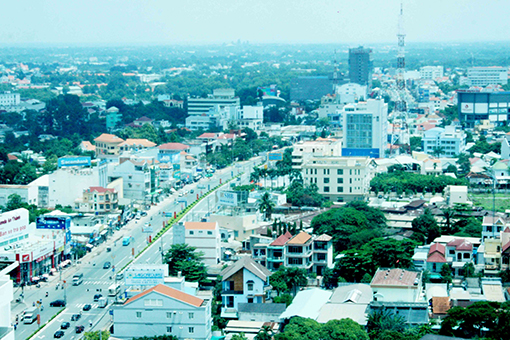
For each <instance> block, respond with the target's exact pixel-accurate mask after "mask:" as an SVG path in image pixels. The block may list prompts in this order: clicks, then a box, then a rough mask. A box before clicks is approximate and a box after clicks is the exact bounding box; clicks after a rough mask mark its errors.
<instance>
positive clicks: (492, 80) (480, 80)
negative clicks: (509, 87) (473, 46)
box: [467, 66, 508, 87]
mask: <svg viewBox="0 0 510 340" xmlns="http://www.w3.org/2000/svg"><path fill="white" fill-rule="evenodd" d="M467 78H468V84H469V85H470V86H482V87H483V86H487V85H506V84H507V83H508V68H506V67H501V66H487V67H470V68H468V70H467Z"/></svg>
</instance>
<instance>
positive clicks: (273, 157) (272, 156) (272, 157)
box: [267, 152, 283, 162]
mask: <svg viewBox="0 0 510 340" xmlns="http://www.w3.org/2000/svg"><path fill="white" fill-rule="evenodd" d="M267 159H268V161H270V162H278V161H283V153H281V152H270V153H268V154H267Z"/></svg>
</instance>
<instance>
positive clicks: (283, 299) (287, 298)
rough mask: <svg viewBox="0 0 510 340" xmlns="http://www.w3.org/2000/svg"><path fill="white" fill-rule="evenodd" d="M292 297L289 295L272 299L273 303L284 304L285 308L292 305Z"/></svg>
mask: <svg viewBox="0 0 510 340" xmlns="http://www.w3.org/2000/svg"><path fill="white" fill-rule="evenodd" d="M292 300H294V297H293V296H292V295H290V294H282V295H280V296H275V297H274V298H273V302H274V303H284V304H285V305H286V306H287V307H288V306H289V305H290V304H291V303H292Z"/></svg>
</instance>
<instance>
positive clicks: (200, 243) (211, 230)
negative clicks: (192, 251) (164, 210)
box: [173, 222, 221, 266]
mask: <svg viewBox="0 0 510 340" xmlns="http://www.w3.org/2000/svg"><path fill="white" fill-rule="evenodd" d="M182 229H184V230H182ZM173 242H174V244H179V243H186V244H188V245H190V246H192V247H195V248H196V250H197V251H199V252H202V253H203V254H204V256H203V258H202V259H203V262H204V264H205V265H207V266H214V265H216V264H218V263H219V261H220V260H221V238H220V231H219V227H218V223H217V222H185V223H178V224H176V225H175V226H174V239H173Z"/></svg>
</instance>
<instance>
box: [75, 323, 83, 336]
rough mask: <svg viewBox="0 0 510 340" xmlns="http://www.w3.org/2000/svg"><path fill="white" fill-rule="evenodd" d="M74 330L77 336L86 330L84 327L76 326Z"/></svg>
mask: <svg viewBox="0 0 510 340" xmlns="http://www.w3.org/2000/svg"><path fill="white" fill-rule="evenodd" d="M74 330H75V332H76V334H79V333H81V332H83V331H84V330H85V327H84V326H82V325H80V326H76V328H75V329H74Z"/></svg>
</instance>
